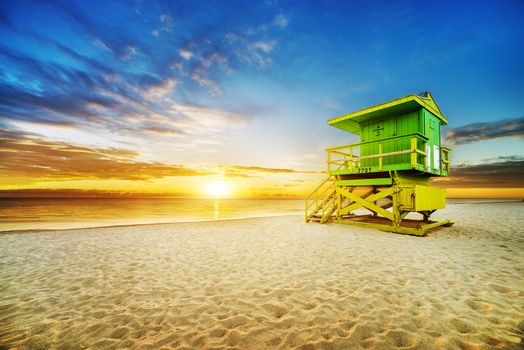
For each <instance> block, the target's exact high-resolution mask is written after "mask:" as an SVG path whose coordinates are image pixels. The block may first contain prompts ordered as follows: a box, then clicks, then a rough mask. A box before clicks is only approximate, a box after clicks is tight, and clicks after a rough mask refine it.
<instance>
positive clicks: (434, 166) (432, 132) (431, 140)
mask: <svg viewBox="0 0 524 350" xmlns="http://www.w3.org/2000/svg"><path fill="white" fill-rule="evenodd" d="M424 129H425V135H426V137H427V138H428V141H427V146H426V155H427V157H426V170H427V171H431V172H433V173H438V171H439V170H440V122H439V121H438V119H437V118H436V117H435V116H433V115H432V114H431V113H428V112H425V113H424Z"/></svg>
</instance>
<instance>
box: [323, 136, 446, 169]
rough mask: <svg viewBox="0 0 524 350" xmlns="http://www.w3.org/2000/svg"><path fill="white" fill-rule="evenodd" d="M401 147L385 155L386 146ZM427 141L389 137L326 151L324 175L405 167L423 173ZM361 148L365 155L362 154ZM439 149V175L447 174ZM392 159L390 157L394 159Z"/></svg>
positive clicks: (444, 155) (411, 137) (414, 138)
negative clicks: (326, 173)
mask: <svg viewBox="0 0 524 350" xmlns="http://www.w3.org/2000/svg"><path fill="white" fill-rule="evenodd" d="M392 143H395V144H396V147H394V148H395V149H399V147H398V145H399V144H401V145H404V149H401V148H400V149H401V150H399V151H394V152H385V150H386V149H387V148H388V147H387V146H388V145H391V144H392ZM427 144H428V138H427V137H425V136H424V135H422V134H419V133H413V134H408V135H402V136H393V137H389V138H384V139H381V140H378V141H368V142H361V143H355V144H350V145H344V146H338V147H333V148H328V149H327V150H326V151H327V159H328V161H327V164H328V173H329V174H332V171H335V172H336V171H338V170H341V171H343V172H344V173H367V172H379V171H389V170H402V169H407V168H413V169H419V170H424V169H426V168H428V166H427V164H429V162H428V161H427V160H428V159H427V157H428V154H427V153H426V149H427ZM363 149H365V152H363ZM450 151H451V150H450V149H449V148H446V147H442V148H441V151H440V153H441V154H440V157H439V162H440V164H439V165H440V166H439V172H440V171H442V172H445V174H442V175H447V173H448V172H449V152H450ZM398 156H400V157H401V158H400V160H399V158H396V159H392V157H398Z"/></svg>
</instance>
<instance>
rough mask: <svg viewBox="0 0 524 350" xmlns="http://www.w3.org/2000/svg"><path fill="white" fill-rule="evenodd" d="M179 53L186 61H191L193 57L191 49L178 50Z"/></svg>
mask: <svg viewBox="0 0 524 350" xmlns="http://www.w3.org/2000/svg"><path fill="white" fill-rule="evenodd" d="M178 54H179V55H180V57H182V58H183V59H185V60H186V61H189V60H190V59H191V57H193V53H192V52H191V51H189V50H185V49H180V50H178Z"/></svg>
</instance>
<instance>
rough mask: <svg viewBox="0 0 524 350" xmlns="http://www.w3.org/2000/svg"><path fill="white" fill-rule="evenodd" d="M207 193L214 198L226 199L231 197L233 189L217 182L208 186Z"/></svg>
mask: <svg viewBox="0 0 524 350" xmlns="http://www.w3.org/2000/svg"><path fill="white" fill-rule="evenodd" d="M206 192H207V194H209V195H211V196H213V197H225V196H227V195H229V193H230V192H231V189H230V188H229V185H228V184H226V183H224V182H222V181H216V182H212V183H210V184H208V185H207V187H206Z"/></svg>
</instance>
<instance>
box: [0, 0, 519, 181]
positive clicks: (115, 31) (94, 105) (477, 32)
mask: <svg viewBox="0 0 524 350" xmlns="http://www.w3.org/2000/svg"><path fill="white" fill-rule="evenodd" d="M522 42H524V3H523V2H522V1H510V0H505V1H459V2H456V1H439V2H424V1H395V2H392V1H339V2H338V1H271V0H268V1H259V2H246V1H165V2H163V1H158V2H156V1H155V2H149V1H134V2H132V1H89V2H81V1H63V2H62V1H50V2H44V1H36V2H31V1H24V2H9V1H4V2H2V3H0V118H1V119H0V127H1V128H2V129H3V131H4V134H5V135H7V136H6V137H11V138H26V139H31V138H38V139H39V140H44V141H42V142H48V143H52V142H60V143H62V144H70V145H73V146H79V147H87V148H88V149H118V150H120V151H121V152H122V153H121V154H122V156H121V157H126V156H125V155H126V154H127V155H128V156H129V157H131V156H132V159H133V161H136V162H143V163H151V162H161V163H165V164H177V165H181V166H185V167H190V168H198V167H205V166H207V167H210V166H217V165H226V166H235V165H239V166H259V167H268V168H286V169H295V170H305V171H309V170H321V169H323V167H324V165H323V164H324V161H325V160H324V157H325V154H324V152H323V149H324V148H326V147H329V146H335V145H342V144H347V143H353V142H357V138H356V137H355V136H352V135H349V134H347V133H344V132H342V131H340V130H337V129H334V128H332V127H329V126H327V124H326V120H327V119H329V118H332V117H334V116H337V115H340V114H345V113H348V112H351V111H354V110H356V109H360V108H363V107H367V106H370V105H374V104H377V103H381V102H384V101H387V100H391V99H394V98H397V97H401V96H404V95H408V94H411V93H418V92H421V91H424V90H429V91H431V92H432V94H433V96H434V97H435V99H436V101H437V103H438V104H439V106H440V108H441V110H442V111H443V112H444V114H445V116H446V117H447V118H448V119H449V122H450V123H449V126H448V127H447V130H448V131H450V133H449V136H448V142H449V143H450V144H452V145H453V147H454V151H453V155H452V157H453V158H452V160H453V161H454V163H455V164H457V165H459V164H465V165H476V164H479V163H482V162H485V160H486V159H490V161H489V162H506V161H507V160H508V159H511V162H514V163H515V162H516V163H515V164H517V163H518V164H517V166H522V158H523V157H524V152H523V150H524V148H523V146H524V143H523V141H522V136H523V132H524V84H523V83H522V82H523V81H524V65H523V64H522V62H524V48H523V45H522ZM478 130H482V132H481V133H480V134H479V133H478ZM494 130H499V132H494ZM475 133H476V135H477V136H475V137H472V136H471V135H472V134H473V135H475ZM457 135H458V136H457ZM125 152H128V153H125ZM500 157H505V158H500ZM501 159H502V160H501ZM19 163H20V162H17V161H16V159H15V161H14V163H13V164H14V165H13V167H16V166H19V165H20V164H19ZM514 163H511V164H509V165H510V166H511V165H514ZM8 167H9V166H6V168H8Z"/></svg>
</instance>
